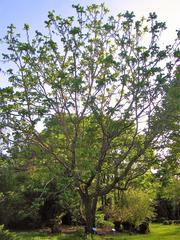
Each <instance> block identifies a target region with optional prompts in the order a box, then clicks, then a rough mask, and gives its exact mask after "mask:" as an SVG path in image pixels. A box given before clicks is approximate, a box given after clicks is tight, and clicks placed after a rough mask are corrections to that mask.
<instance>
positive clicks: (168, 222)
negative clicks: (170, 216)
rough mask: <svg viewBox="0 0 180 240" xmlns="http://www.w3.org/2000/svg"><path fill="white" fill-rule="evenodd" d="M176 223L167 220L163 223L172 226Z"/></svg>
mask: <svg viewBox="0 0 180 240" xmlns="http://www.w3.org/2000/svg"><path fill="white" fill-rule="evenodd" d="M173 223H174V222H173V221H172V220H165V221H164V222H163V224H164V225H171V224H173Z"/></svg>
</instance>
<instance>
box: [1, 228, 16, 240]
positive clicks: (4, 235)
mask: <svg viewBox="0 0 180 240" xmlns="http://www.w3.org/2000/svg"><path fill="white" fill-rule="evenodd" d="M0 239H1V240H16V239H17V238H16V236H15V235H14V234H13V233H11V232H9V231H8V230H6V229H5V228H4V225H0Z"/></svg>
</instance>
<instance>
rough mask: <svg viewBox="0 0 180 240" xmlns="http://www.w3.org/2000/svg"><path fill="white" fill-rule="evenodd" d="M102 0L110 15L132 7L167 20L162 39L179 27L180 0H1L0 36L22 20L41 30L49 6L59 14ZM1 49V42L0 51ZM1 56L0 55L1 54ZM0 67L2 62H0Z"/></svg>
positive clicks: (69, 13) (138, 13)
mask: <svg viewBox="0 0 180 240" xmlns="http://www.w3.org/2000/svg"><path fill="white" fill-rule="evenodd" d="M102 2H104V3H105V5H106V6H107V7H108V8H109V9H110V13H111V15H116V14H118V13H119V12H125V11H126V10H129V11H134V13H135V15H136V16H137V17H141V16H148V13H149V12H156V13H157V15H158V17H159V20H160V21H165V22H166V23H167V27H168V29H167V31H166V34H165V35H164V36H163V37H164V42H165V43H166V42H167V43H171V42H170V41H172V40H173V39H174V38H175V36H176V35H175V30H176V29H179V28H180V26H179V23H180V19H179V18H180V17H179V11H180V0H0V38H2V37H3V36H4V35H5V34H6V29H7V26H8V25H10V24H14V25H15V26H16V27H17V32H20V33H21V31H22V28H23V25H24V23H28V24H29V25H30V26H31V29H32V31H35V30H39V31H42V30H43V22H44V21H45V20H46V19H47V14H48V11H49V10H55V11H56V13H57V14H58V15H62V16H64V17H65V16H72V15H73V14H74V10H73V9H72V7H71V6H72V4H80V5H83V6H86V5H90V4H93V3H96V4H100V3H102ZM2 52H3V49H2V45H0V54H1V53H2ZM0 58H1V57H0ZM0 68H2V63H1V62H0ZM6 84H7V83H6V80H5V77H4V76H3V75H2V73H1V74H0V87H3V86H4V85H6Z"/></svg>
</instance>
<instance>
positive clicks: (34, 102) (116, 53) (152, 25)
mask: <svg viewBox="0 0 180 240" xmlns="http://www.w3.org/2000/svg"><path fill="white" fill-rule="evenodd" d="M73 7H74V8H75V10H76V18H74V17H68V18H66V19H64V18H62V17H60V16H57V15H55V13H54V12H49V15H48V20H47V21H46V22H45V25H46V29H47V30H48V33H47V34H45V35H44V34H42V33H40V32H39V31H36V32H35V35H34V37H33V38H31V37H30V34H29V26H28V25H27V24H25V25H24V31H25V35H26V40H24V41H23V40H21V37H20V35H19V34H16V33H15V27H14V26H13V25H11V26H9V28H8V33H7V35H6V37H5V38H4V41H5V43H6V44H7V46H8V52H7V53H5V54H3V59H4V61H5V62H6V61H7V62H11V64H12V63H14V64H15V66H14V67H13V69H8V73H9V81H10V83H11V87H8V88H5V89H1V92H0V95H1V99H2V103H1V113H0V114H1V119H3V120H4V121H2V128H6V130H7V132H8V134H9V140H14V139H16V138H17V136H21V139H22V141H24V142H26V143H27V144H30V143H36V144H38V145H39V146H41V148H42V149H43V151H44V152H46V154H47V155H48V156H49V157H48V158H49V160H50V161H53V162H54V164H56V166H57V167H59V168H60V169H62V170H61V171H62V172H63V174H64V175H66V177H67V178H69V179H70V182H71V184H72V185H71V186H72V187H74V189H76V190H77V192H78V193H79V195H80V197H81V201H82V203H83V205H84V213H85V218H86V225H87V226H86V231H87V232H91V231H92V227H93V226H94V224H95V211H96V206H97V201H98V198H99V197H100V196H103V195H106V194H107V193H109V192H110V191H111V190H112V189H113V188H116V187H117V185H118V183H119V182H120V183H121V182H123V183H124V184H125V183H126V181H130V180H131V179H133V178H136V177H137V176H139V175H142V174H143V173H144V172H146V170H147V169H149V168H150V166H151V165H152V164H153V163H154V160H155V158H156V156H155V154H154V153H153V150H152V149H153V147H154V146H156V145H157V144H156V143H157V140H158V139H159V138H160V136H161V133H162V131H160V129H159V124H158V121H157V118H156V117H155V116H156V112H157V109H158V108H157V107H158V106H160V105H161V104H162V100H163V96H164V95H165V89H166V88H167V86H168V85H169V84H170V83H171V81H172V79H173V69H174V65H175V59H174V56H173V52H174V49H175V48H176V47H177V42H175V43H173V45H169V46H166V47H165V48H164V49H162V48H160V45H158V40H159V36H160V34H161V32H162V31H163V30H164V29H165V28H166V27H165V23H162V22H158V21H157V16H156V14H155V13H151V14H150V15H149V17H148V18H147V19H145V18H142V19H140V20H136V19H135V16H134V13H132V12H131V13H130V12H126V13H124V14H118V16H117V17H113V16H107V17H106V14H107V13H108V9H106V8H105V7H104V5H103V4H102V5H100V6H98V5H91V6H89V7H87V9H84V8H83V7H81V6H79V5H77V6H73ZM51 116H56V119H57V121H58V124H59V129H60V131H59V135H58V141H57V142H58V144H59V148H57V146H55V143H56V137H57V136H54V139H53V140H52V141H53V144H52V143H51V142H49V141H48V140H46V139H45V138H44V137H43V134H41V133H40V127H41V128H43V123H44V121H45V119H48V118H49V117H51ZM142 122H144V124H143V123H142ZM52 130H53V131H54V129H53V128H52ZM2 136H3V139H5V137H4V133H3V134H2ZM52 138H53V135H52ZM17 139H18V138H17ZM19 144H20V142H19ZM104 176H107V178H108V181H107V182H105V181H104ZM102 183H105V184H103V185H102Z"/></svg>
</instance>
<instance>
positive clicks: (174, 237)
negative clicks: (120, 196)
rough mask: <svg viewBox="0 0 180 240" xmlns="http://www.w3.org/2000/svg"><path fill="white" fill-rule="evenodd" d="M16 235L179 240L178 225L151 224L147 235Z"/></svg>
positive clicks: (60, 239)
mask: <svg viewBox="0 0 180 240" xmlns="http://www.w3.org/2000/svg"><path fill="white" fill-rule="evenodd" d="M17 236H18V238H19V240H80V239H82V240H83V239H87V240H91V239H93V240H179V239H180V225H161V224H152V225H151V233H150V234H147V235H129V234H114V235H105V236H98V235H96V236H95V235H94V236H92V238H91V237H90V236H89V237H87V238H85V237H84V236H83V235H82V234H81V233H77V234H58V235H53V236H52V235H47V234H43V233H37V232H21V233H18V234H17Z"/></svg>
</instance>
